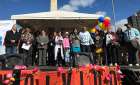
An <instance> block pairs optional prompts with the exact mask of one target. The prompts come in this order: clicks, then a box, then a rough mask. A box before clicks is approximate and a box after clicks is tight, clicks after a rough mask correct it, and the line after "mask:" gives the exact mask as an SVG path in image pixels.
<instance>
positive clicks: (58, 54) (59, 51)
mask: <svg viewBox="0 0 140 85" xmlns="http://www.w3.org/2000/svg"><path fill="white" fill-rule="evenodd" d="M63 59H64V54H63V37H62V35H61V32H58V33H57V35H56V37H55V60H56V64H57V65H61V64H62V61H63Z"/></svg>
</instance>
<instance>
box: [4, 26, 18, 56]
mask: <svg viewBox="0 0 140 85" xmlns="http://www.w3.org/2000/svg"><path fill="white" fill-rule="evenodd" d="M19 39H20V37H19V33H18V32H17V29H16V25H13V27H12V29H11V30H9V31H7V32H6V36H5V39H4V44H5V47H6V49H5V52H6V54H16V53H17V46H18V42H19Z"/></svg>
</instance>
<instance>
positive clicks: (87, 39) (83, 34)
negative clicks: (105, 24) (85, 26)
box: [79, 31, 94, 45]
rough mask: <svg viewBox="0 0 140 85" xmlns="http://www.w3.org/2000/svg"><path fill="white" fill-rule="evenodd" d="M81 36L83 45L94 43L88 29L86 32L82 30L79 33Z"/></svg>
mask: <svg viewBox="0 0 140 85" xmlns="http://www.w3.org/2000/svg"><path fill="white" fill-rule="evenodd" d="M79 37H80V41H81V44H82V45H90V44H94V42H93V40H92V38H91V35H90V33H89V32H88V31H86V32H80V33H79Z"/></svg>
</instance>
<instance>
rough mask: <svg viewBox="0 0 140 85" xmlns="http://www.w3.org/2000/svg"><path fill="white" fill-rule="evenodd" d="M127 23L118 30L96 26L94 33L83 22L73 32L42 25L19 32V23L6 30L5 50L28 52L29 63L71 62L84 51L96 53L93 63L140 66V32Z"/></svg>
mask: <svg viewBox="0 0 140 85" xmlns="http://www.w3.org/2000/svg"><path fill="white" fill-rule="evenodd" d="M125 26H126V27H127V30H125V31H122V29H121V28H118V29H117V32H111V31H110V30H107V31H106V32H105V31H103V30H96V32H95V33H90V32H88V31H87V27H85V26H83V27H81V28H80V29H82V30H81V31H80V32H78V29H79V28H77V29H76V28H75V29H73V32H53V33H49V31H46V30H45V29H42V30H40V31H39V32H38V31H37V32H38V33H36V34H35V33H34V32H33V31H32V30H31V29H30V28H23V29H21V30H20V31H19V32H17V30H16V25H13V27H12V29H11V30H9V31H7V32H6V36H5V40H4V45H5V47H6V50H5V52H6V53H7V54H16V53H19V54H25V55H26V60H25V61H26V65H27V66H30V65H44V66H45V65H50V66H71V65H72V62H73V61H75V62H76V61H77V58H78V57H80V55H79V53H80V52H85V53H92V56H91V57H92V59H93V64H98V65H111V66H112V65H118V64H128V65H129V66H132V65H137V66H139V61H138V60H137V59H136V51H137V50H139V49H140V33H139V31H138V30H137V29H136V28H133V27H132V26H131V25H130V24H126V25H125ZM122 60H123V61H122ZM127 60H128V61H127Z"/></svg>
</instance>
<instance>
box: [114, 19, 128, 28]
mask: <svg viewBox="0 0 140 85" xmlns="http://www.w3.org/2000/svg"><path fill="white" fill-rule="evenodd" d="M127 23H128V21H127V19H121V20H119V21H117V22H116V29H117V28H122V30H123V31H124V30H126V27H125V26H124V24H127ZM112 27H113V30H115V26H112Z"/></svg>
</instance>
